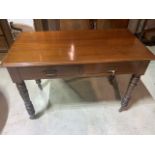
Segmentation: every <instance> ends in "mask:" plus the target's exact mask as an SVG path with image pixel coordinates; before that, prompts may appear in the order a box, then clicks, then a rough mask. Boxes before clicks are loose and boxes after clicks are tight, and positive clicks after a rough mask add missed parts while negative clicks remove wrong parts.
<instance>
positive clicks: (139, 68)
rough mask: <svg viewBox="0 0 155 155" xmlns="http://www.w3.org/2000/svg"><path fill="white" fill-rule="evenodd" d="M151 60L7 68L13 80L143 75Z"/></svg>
mask: <svg viewBox="0 0 155 155" xmlns="http://www.w3.org/2000/svg"><path fill="white" fill-rule="evenodd" d="M148 64H149V61H133V62H114V63H99V64H82V65H55V66H36V67H34V66H33V67H10V68H7V69H8V71H9V73H10V76H11V78H12V80H13V82H19V81H21V80H33V79H51V78H64V77H89V76H90V77H95V76H108V75H111V74H113V75H115V74H140V75H143V74H144V73H145V70H146V68H147V66H148Z"/></svg>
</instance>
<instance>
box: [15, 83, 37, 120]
mask: <svg viewBox="0 0 155 155" xmlns="http://www.w3.org/2000/svg"><path fill="white" fill-rule="evenodd" d="M16 86H17V88H18V90H19V93H20V95H21V97H22V98H23V100H24V103H25V107H26V110H27V112H28V114H29V115H30V118H31V119H33V118H34V116H35V110H34V107H33V105H32V102H31V100H30V97H29V94H28V90H27V88H26V85H25V82H24V81H21V82H20V83H16Z"/></svg>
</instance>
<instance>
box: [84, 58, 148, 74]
mask: <svg viewBox="0 0 155 155" xmlns="http://www.w3.org/2000/svg"><path fill="white" fill-rule="evenodd" d="M148 63H149V62H148V61H137V62H118V63H117V62H116V63H105V64H88V65H85V66H84V68H83V76H89V75H90V76H93V75H96V76H97V75H111V74H134V73H137V74H144V72H145V70H146V68H147V66H148Z"/></svg>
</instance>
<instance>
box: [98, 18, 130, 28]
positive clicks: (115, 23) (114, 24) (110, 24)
mask: <svg viewBox="0 0 155 155" xmlns="http://www.w3.org/2000/svg"><path fill="white" fill-rule="evenodd" d="M128 24H129V19H97V20H96V29H113V28H127V27H128Z"/></svg>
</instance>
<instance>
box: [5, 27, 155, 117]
mask: <svg viewBox="0 0 155 155" xmlns="http://www.w3.org/2000/svg"><path fill="white" fill-rule="evenodd" d="M154 59H155V56H154V55H153V54H152V53H151V52H150V51H149V50H148V49H147V48H146V47H145V46H144V45H143V44H142V43H141V42H140V41H139V40H138V39H137V38H136V37H135V36H134V35H133V34H132V33H130V32H129V30H127V29H109V30H76V31H55V32H29V33H22V34H21V35H20V36H19V37H18V38H17V39H16V41H15V43H14V44H13V46H12V48H11V49H10V51H9V53H8V55H7V57H6V58H5V59H4V61H3V66H5V67H7V69H8V71H9V73H10V76H11V78H12V81H13V82H14V83H16V85H17V88H18V90H19V93H20V94H21V97H22V98H23V100H24V103H25V106H26V109H27V111H28V113H29V115H30V118H34V117H35V110H34V107H33V104H32V102H31V100H30V97H29V94H28V91H27V88H26V85H25V83H24V80H32V79H51V78H63V77H89V76H109V75H115V74H132V77H131V80H130V82H129V85H128V88H127V90H126V93H125V95H124V97H123V98H122V101H121V108H120V111H123V110H126V109H127V108H128V102H129V100H130V98H131V93H132V91H133V88H134V87H135V86H136V85H137V83H138V81H139V79H140V76H141V75H143V74H144V73H145V71H146V69H147V66H148V64H149V62H150V60H154ZM38 83H40V82H39V81H38Z"/></svg>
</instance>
